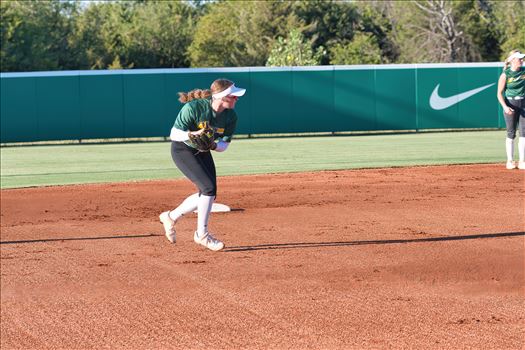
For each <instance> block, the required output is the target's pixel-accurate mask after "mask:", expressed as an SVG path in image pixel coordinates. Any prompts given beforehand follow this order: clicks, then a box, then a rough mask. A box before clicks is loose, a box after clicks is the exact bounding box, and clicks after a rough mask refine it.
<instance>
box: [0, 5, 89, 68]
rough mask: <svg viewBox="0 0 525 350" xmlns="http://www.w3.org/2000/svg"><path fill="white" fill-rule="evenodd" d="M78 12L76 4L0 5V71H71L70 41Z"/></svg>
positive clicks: (72, 62)
mask: <svg viewBox="0 0 525 350" xmlns="http://www.w3.org/2000/svg"><path fill="white" fill-rule="evenodd" d="M78 11H79V6H78V4H77V3H76V2H59V1H2V2H1V3H0V15H1V29H0V33H1V34H0V36H1V50H0V65H1V70H2V71H4V72H9V71H36V70H56V69H73V68H74V67H75V65H76V62H75V57H74V55H71V52H70V49H71V47H70V39H71V36H72V33H73V31H74V21H75V19H76V16H77V15H78Z"/></svg>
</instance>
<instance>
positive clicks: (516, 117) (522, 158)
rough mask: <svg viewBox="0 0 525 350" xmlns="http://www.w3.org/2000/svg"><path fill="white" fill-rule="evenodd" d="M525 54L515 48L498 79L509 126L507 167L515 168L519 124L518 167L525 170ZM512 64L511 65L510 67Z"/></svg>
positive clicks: (500, 98) (500, 101)
mask: <svg viewBox="0 0 525 350" xmlns="http://www.w3.org/2000/svg"><path fill="white" fill-rule="evenodd" d="M524 57H525V54H523V53H521V52H519V51H517V50H513V51H511V52H510V55H509V57H508V58H507V59H506V60H505V66H504V67H503V73H501V75H500V77H499V80H498V101H499V103H500V104H501V107H503V112H504V116H505V124H506V126H507V140H506V144H505V150H506V152H507V169H515V168H516V163H515V162H514V139H515V138H516V127H517V126H518V124H519V129H520V136H519V140H518V156H519V162H518V168H519V169H523V170H525V69H524V67H523V58H524ZM509 65H510V67H509Z"/></svg>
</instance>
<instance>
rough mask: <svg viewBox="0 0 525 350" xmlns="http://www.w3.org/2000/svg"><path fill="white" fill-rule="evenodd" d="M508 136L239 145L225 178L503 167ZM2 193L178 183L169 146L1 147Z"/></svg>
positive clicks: (222, 156) (223, 157) (223, 168)
mask: <svg viewBox="0 0 525 350" xmlns="http://www.w3.org/2000/svg"><path fill="white" fill-rule="evenodd" d="M504 139H505V131H503V130H500V131H469V132H443V133H418V134H388V135H360V136H322V137H290V138H258V139H239V140H235V141H234V142H233V143H232V145H231V146H230V148H229V149H228V151H227V152H224V153H214V159H215V163H216V167H217V172H218V175H219V176H226V175H241V174H258V173H265V174H266V173H282V172H302V171H317V170H334V169H355V168H377V167H399V166H415V165H436V164H469V163H494V162H503V161H504V160H505V155H504ZM1 153H2V157H1V175H0V181H1V188H2V189H6V188H16V187H29V186H46V185H61V184H79V183H99V182H122V181H137V180H153V179H169V178H178V177H181V176H182V174H181V173H180V172H179V171H178V169H177V168H176V167H175V166H174V164H173V162H172V160H171V156H170V144H169V142H144V143H121V144H87V145H48V146H21V147H3V148H2V149H1Z"/></svg>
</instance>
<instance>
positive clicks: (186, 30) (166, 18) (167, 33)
mask: <svg viewBox="0 0 525 350" xmlns="http://www.w3.org/2000/svg"><path fill="white" fill-rule="evenodd" d="M197 19H198V10H197V9H195V8H194V7H192V6H190V5H189V4H188V3H184V2H171V1H161V2H157V1H149V2H146V3H142V4H139V5H137V6H135V8H134V15H133V18H132V22H131V24H130V36H131V38H132V40H131V41H130V43H129V47H128V50H127V52H126V54H125V55H126V62H127V63H128V64H132V65H133V67H136V68H153V67H169V68H175V67H188V66H189V65H190V61H189V57H188V52H187V51H188V47H189V45H190V44H191V40H192V39H193V31H194V29H195V23H196V22H197Z"/></svg>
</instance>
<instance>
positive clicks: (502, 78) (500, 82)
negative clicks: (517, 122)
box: [497, 73, 514, 114]
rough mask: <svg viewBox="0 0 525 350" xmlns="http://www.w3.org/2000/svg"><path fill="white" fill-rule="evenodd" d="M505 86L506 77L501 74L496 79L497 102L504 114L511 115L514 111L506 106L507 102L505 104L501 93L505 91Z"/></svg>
mask: <svg viewBox="0 0 525 350" xmlns="http://www.w3.org/2000/svg"><path fill="white" fill-rule="evenodd" d="M506 86H507V76H506V75H505V73H501V75H500V76H499V79H498V95H497V96H498V101H499V103H500V105H501V107H502V108H503V111H504V112H505V114H511V113H513V112H514V110H513V109H512V108H510V107H509V106H508V105H507V102H505V97H504V96H503V92H504V91H505V87H506Z"/></svg>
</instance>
